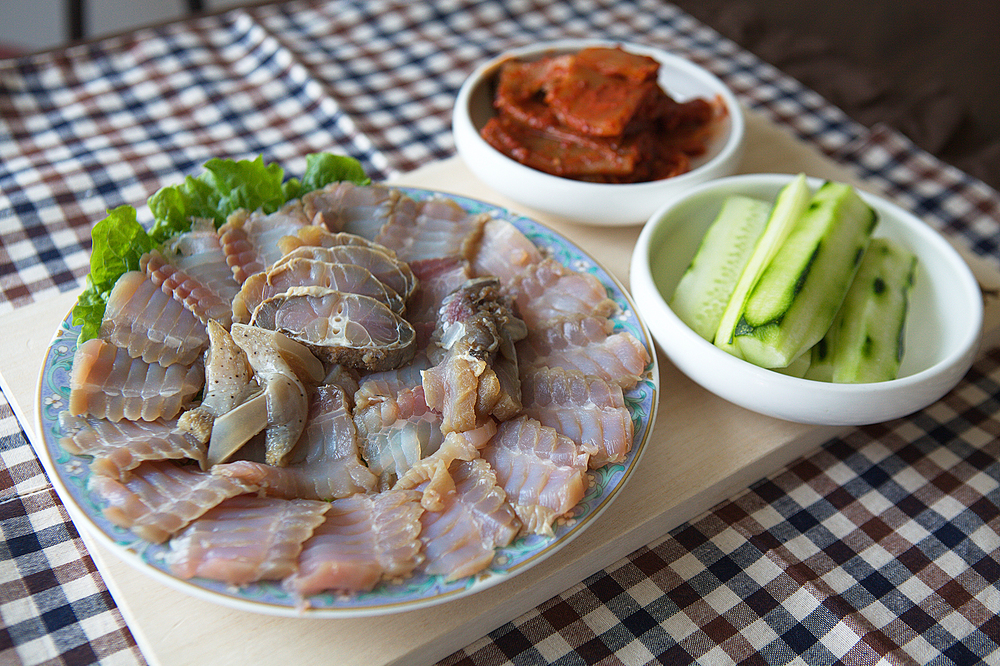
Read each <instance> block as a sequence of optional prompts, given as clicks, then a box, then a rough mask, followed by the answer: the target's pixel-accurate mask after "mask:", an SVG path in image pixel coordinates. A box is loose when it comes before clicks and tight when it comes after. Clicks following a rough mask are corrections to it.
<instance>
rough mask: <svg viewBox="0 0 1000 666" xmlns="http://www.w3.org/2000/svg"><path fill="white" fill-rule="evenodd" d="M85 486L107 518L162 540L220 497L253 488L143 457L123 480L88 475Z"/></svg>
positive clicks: (248, 490)
mask: <svg viewBox="0 0 1000 666" xmlns="http://www.w3.org/2000/svg"><path fill="white" fill-rule="evenodd" d="M88 488H89V490H90V491H91V492H92V493H94V495H95V496H96V497H97V500H98V502H99V504H100V505H101V511H102V513H103V514H104V517H105V518H107V519H108V520H110V521H111V522H112V523H114V524H115V525H118V526H119V527H124V528H126V529H130V530H132V532H134V533H135V534H136V535H138V536H139V537H141V538H143V539H145V540H146V541H151V542H153V543H161V542H163V541H166V540H167V539H168V538H169V537H170V535H172V534H174V533H175V532H178V531H179V530H181V529H183V528H184V527H185V526H186V525H188V524H189V523H190V522H191V521H193V520H195V519H197V518H198V517H199V516H201V515H202V514H204V513H205V512H206V511H208V510H209V509H211V508H212V507H214V506H216V505H217V504H219V503H220V502H222V501H223V500H225V499H228V498H230V497H235V496H236V495H242V494H245V493H252V492H255V491H256V490H257V489H256V487H254V486H248V485H246V484H244V483H242V482H240V481H236V480H234V479H228V478H226V477H223V476H216V475H213V474H209V473H207V472H202V471H201V470H199V469H198V468H197V467H192V466H184V467H182V466H179V465H177V464H175V463H173V462H170V461H147V462H144V463H142V464H141V465H139V466H138V467H136V468H135V469H133V470H132V472H131V474H130V475H129V478H128V480H126V481H125V482H121V481H118V480H117V479H112V478H111V477H107V476H91V477H90V480H89V482H88Z"/></svg>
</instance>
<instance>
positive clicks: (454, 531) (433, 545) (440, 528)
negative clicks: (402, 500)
mask: <svg viewBox="0 0 1000 666" xmlns="http://www.w3.org/2000/svg"><path fill="white" fill-rule="evenodd" d="M451 475H452V478H453V481H454V488H455V492H453V493H451V494H449V495H447V496H446V497H445V498H444V501H443V506H442V508H441V510H440V511H424V513H423V515H422V516H421V517H420V522H421V524H422V525H423V530H422V531H421V533H420V540H421V541H422V542H423V543H424V553H425V556H426V560H425V562H424V566H423V571H424V572H425V573H428V574H430V575H441V576H444V578H445V580H455V579H458V578H462V577H465V576H474V575H476V574H477V573H479V572H481V571H483V570H484V569H486V568H487V567H489V566H490V564H492V562H493V559H494V557H495V554H496V549H497V548H500V547H503V546H507V545H509V544H510V543H511V542H512V541H513V540H514V538H515V537H516V536H517V534H518V532H519V531H520V529H521V521H520V519H518V517H517V515H516V514H515V513H514V510H513V509H512V508H511V506H510V504H509V503H508V502H507V494H506V493H505V492H504V490H503V488H501V487H499V486H498V485H497V478H496V474H495V473H494V472H493V470H492V469H491V468H490V466H489V465H488V464H487V463H486V461H485V460H482V459H481V458H480V459H476V460H472V461H468V462H459V463H455V465H453V466H452V468H451Z"/></svg>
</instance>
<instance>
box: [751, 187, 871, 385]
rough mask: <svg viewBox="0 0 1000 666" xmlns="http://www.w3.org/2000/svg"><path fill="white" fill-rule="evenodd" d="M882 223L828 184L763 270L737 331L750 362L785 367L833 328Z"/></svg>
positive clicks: (847, 192)
mask: <svg viewBox="0 0 1000 666" xmlns="http://www.w3.org/2000/svg"><path fill="white" fill-rule="evenodd" d="M877 221H878V217H877V215H876V213H875V211H874V209H872V208H871V207H870V206H869V205H868V204H866V203H865V202H864V200H863V199H861V197H860V196H858V194H857V192H855V191H854V188H852V187H851V186H850V185H846V184H843V183H834V182H826V183H824V184H823V185H822V186H821V187H820V188H819V189H818V190H817V191H816V193H815V194H814V195H813V196H812V198H811V199H810V201H809V205H808V210H807V211H806V212H805V213H804V214H803V215H801V216H800V217H799V218H798V220H797V221H796V222H795V225H794V227H793V228H792V229H791V231H790V232H789V233H788V236H787V238H786V239H785V242H784V243H782V244H781V246H780V248H779V250H778V251H777V252H776V253H775V254H774V256H772V257H771V260H770V261H769V262H768V263H767V265H766V266H765V267H764V269H763V270H762V272H761V274H760V277H759V279H758V280H756V283H755V284H754V285H753V288H752V289H751V290H750V293H749V294H748V295H747V298H746V301H745V302H744V303H743V308H742V312H741V314H740V316H739V319H738V321H737V324H736V327H735V330H734V343H735V345H736V347H737V348H738V349H739V351H740V353H741V355H742V356H743V358H745V359H746V360H748V361H750V362H751V363H754V364H755V365H759V366H761V367H764V368H783V367H786V366H787V365H788V364H789V363H790V362H791V361H792V360H794V359H796V358H797V357H799V356H800V355H801V354H802V353H803V352H805V351H807V350H809V349H810V348H811V347H813V345H815V344H816V343H817V342H819V341H820V340H821V339H822V338H823V336H824V335H825V334H826V332H827V330H828V329H829V328H830V324H831V323H832V322H833V319H834V317H835V316H836V314H837V311H838V310H839V309H840V306H841V304H842V303H843V302H844V297H845V296H846V295H847V291H848V289H849V288H850V286H851V282H852V281H853V279H854V276H855V274H856V273H857V270H858V266H859V265H860V263H861V258H862V257H863V256H864V253H865V250H866V249H867V247H868V244H869V242H870V240H871V233H872V230H873V229H874V228H875V224H876V223H877Z"/></svg>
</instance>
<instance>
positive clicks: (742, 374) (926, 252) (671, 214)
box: [630, 174, 983, 425]
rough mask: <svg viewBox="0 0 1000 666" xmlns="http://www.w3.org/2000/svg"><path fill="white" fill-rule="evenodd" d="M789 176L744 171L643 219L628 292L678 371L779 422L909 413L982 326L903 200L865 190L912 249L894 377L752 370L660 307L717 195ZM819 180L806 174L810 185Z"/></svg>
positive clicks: (935, 238) (956, 368)
mask: <svg viewBox="0 0 1000 666" xmlns="http://www.w3.org/2000/svg"><path fill="white" fill-rule="evenodd" d="M792 178H793V176H791V175H786V174H751V175H742V176H732V177H729V178H722V179H719V180H717V181H714V182H711V183H705V184H704V185H701V186H698V187H696V188H693V189H692V190H691V191H689V192H687V193H686V194H684V195H683V196H682V197H680V198H678V199H676V200H674V201H673V202H671V203H669V204H666V205H665V206H663V207H662V208H661V209H660V210H659V211H657V212H656V213H655V214H654V215H653V216H652V217H651V218H650V220H649V221H648V222H647V224H646V226H645V227H644V228H643V230H642V232H641V233H640V235H639V239H638V241H637V243H636V247H635V250H634V252H633V255H632V262H631V271H630V282H631V291H632V295H633V297H634V299H635V302H636V304H637V307H638V309H639V310H640V312H641V314H642V315H643V316H644V317H645V319H646V322H647V324H648V326H649V329H650V331H651V332H652V334H653V337H654V338H655V339H656V341H657V343H658V344H659V345H660V347H661V349H662V350H663V352H664V353H665V354H666V355H667V356H668V357H669V358H670V360H671V362H672V363H674V365H676V366H677V367H678V368H679V369H680V370H681V371H682V372H683V373H684V374H686V375H687V376H688V377H690V378H691V379H693V380H694V381H695V382H697V383H698V384H701V385H702V386H703V387H705V388H706V389H708V390H709V391H711V392H712V393H715V394H716V395H718V396H720V397H722V398H724V399H726V400H728V401H730V402H732V403H735V404H737V405H740V406H742V407H745V408H747V409H750V410H753V411H755V412H759V413H762V414H767V415H769V416H774V417H776V418H780V419H785V420H788V421H796V422H802V423H812V424H821V425H862V424H869V423H878V422H882V421H887V420H890V419H894V418H898V417H902V416H905V415H907V414H911V413H913V412H916V411H918V410H920V409H922V408H924V407H926V406H928V405H930V404H931V403H933V402H935V401H937V400H938V399H939V398H941V397H942V396H944V395H945V394H946V393H947V392H948V391H950V390H951V389H952V388H953V387H954V386H955V385H956V384H957V383H958V382H959V380H961V378H962V377H963V376H964V375H965V373H966V372H967V371H968V369H969V367H970V366H971V365H972V361H973V359H974V357H975V354H976V351H977V350H978V348H979V340H980V337H981V333H982V325H983V303H982V293H981V290H980V288H979V284H978V282H977V281H976V279H975V277H974V276H973V274H972V271H971V270H970V269H969V267H968V265H967V264H966V262H965V261H964V260H963V259H962V257H961V256H960V255H959V254H958V252H957V251H956V250H955V248H953V247H952V246H951V245H950V244H949V243H948V242H947V241H946V240H945V239H944V237H942V236H941V235H940V234H939V233H938V232H936V231H935V230H933V229H932V228H931V227H929V226H928V225H927V224H925V223H924V222H923V221H922V220H920V219H918V218H917V217H916V216H914V215H913V214H911V213H910V212H908V211H906V210H904V209H903V208H901V207H899V206H897V205H895V204H893V203H891V202H889V201H887V200H885V199H882V198H880V197H876V196H873V195H871V194H868V193H866V192H859V193H860V194H861V196H862V197H863V198H864V199H865V200H866V201H867V202H868V203H869V204H870V205H871V206H872V207H874V208H875V210H876V211H877V213H878V215H879V218H880V221H879V223H878V226H877V227H876V229H875V235H876V236H886V237H888V238H891V239H892V240H894V241H896V242H897V243H900V244H901V245H902V246H904V247H906V248H909V249H910V250H911V251H912V252H914V253H915V254H916V255H917V258H918V261H919V265H918V268H917V277H916V281H915V284H914V287H913V290H912V291H911V293H910V301H909V313H908V316H907V321H906V331H905V351H904V355H903V362H902V366H901V368H900V373H899V377H898V378H897V379H894V380H892V381H886V382H878V383H866V384H834V383H829V382H821V381H813V380H808V379H799V378H797V377H791V376H788V375H784V374H781V373H779V372H775V371H773V370H766V369H764V368H759V367H757V366H755V365H753V364H751V363H749V362H747V361H744V360H742V359H739V358H737V357H735V356H732V355H731V354H728V353H727V352H725V351H723V350H721V349H719V348H718V347H716V346H715V345H713V344H712V343H710V342H708V341H707V340H705V339H704V338H702V337H701V336H699V335H698V334H697V333H695V332H694V331H693V330H691V328H689V327H688V326H687V325H686V324H685V323H684V322H682V321H681V320H680V318H679V317H678V316H677V315H676V314H674V312H673V311H672V310H671V309H670V306H669V305H668V301H669V299H670V296H671V295H672V294H673V291H674V288H675V287H676V286H677V283H678V281H679V280H680V277H681V275H682V274H683V273H684V270H685V269H686V268H687V266H688V264H689V263H690V261H691V258H692V257H693V256H694V253H695V251H696V249H697V247H698V244H699V243H700V242H701V238H702V236H703V235H704V233H705V230H706V229H707V228H708V226H709V224H711V222H712V220H714V219H715V216H716V215H717V214H718V211H719V208H720V206H721V203H722V201H723V199H725V198H726V197H727V196H729V195H732V194H744V195H748V196H754V197H759V198H762V199H766V200H770V201H773V200H774V199H775V197H776V196H777V194H778V191H779V190H780V189H781V188H782V187H783V186H784V185H786V184H787V183H788V182H789V181H790V180H791V179H792ZM821 182H822V181H820V180H818V179H815V178H813V179H810V180H809V185H810V187H811V188H812V189H813V190H814V191H815V189H816V188H818V187H819V186H820V184H821Z"/></svg>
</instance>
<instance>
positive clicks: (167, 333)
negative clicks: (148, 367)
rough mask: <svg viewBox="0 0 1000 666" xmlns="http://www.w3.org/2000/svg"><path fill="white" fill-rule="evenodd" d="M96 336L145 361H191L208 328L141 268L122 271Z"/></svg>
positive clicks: (197, 355) (204, 343)
mask: <svg viewBox="0 0 1000 666" xmlns="http://www.w3.org/2000/svg"><path fill="white" fill-rule="evenodd" d="M100 337H102V338H105V339H107V340H109V341H110V342H112V343H113V344H114V345H115V346H117V347H121V348H122V349H125V350H126V351H128V354H129V356H132V357H133V358H141V359H142V360H143V361H145V362H147V363H159V364H161V365H170V364H173V363H179V364H182V365H189V364H191V363H193V362H194V361H195V360H196V359H197V358H198V357H199V356H200V355H201V352H202V351H203V350H204V349H205V347H206V346H207V345H208V331H207V330H206V329H205V324H204V323H203V322H202V321H201V320H200V319H198V317H196V316H195V315H194V313H192V312H191V311H190V310H188V309H187V308H185V307H184V305H183V303H181V302H180V301H178V300H175V299H174V298H173V297H172V296H171V295H170V294H169V293H166V292H164V291H163V290H162V289H160V287H158V286H157V285H156V284H155V283H154V282H153V281H152V280H151V279H150V277H149V276H148V275H146V274H145V273H143V272H141V271H128V272H126V273H124V274H123V275H122V276H121V277H120V278H118V281H117V282H116V283H115V286H114V287H113V288H112V290H111V294H110V296H109V297H108V304H107V307H106V308H105V310H104V320H103V322H102V323H101V331H100Z"/></svg>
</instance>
